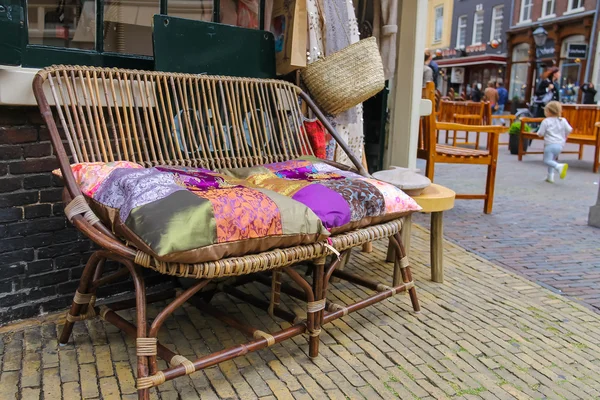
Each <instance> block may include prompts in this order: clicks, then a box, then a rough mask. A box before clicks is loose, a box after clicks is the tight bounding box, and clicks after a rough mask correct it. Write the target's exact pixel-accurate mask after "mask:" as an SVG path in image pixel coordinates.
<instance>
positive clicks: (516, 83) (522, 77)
mask: <svg viewBox="0 0 600 400" xmlns="http://www.w3.org/2000/svg"><path fill="white" fill-rule="evenodd" d="M526 80H527V64H526V63H518V64H513V65H512V69H511V71H510V88H509V91H508V93H509V97H510V99H511V100H513V99H514V98H515V97H517V98H518V99H519V101H525V87H526V82H525V81H526Z"/></svg>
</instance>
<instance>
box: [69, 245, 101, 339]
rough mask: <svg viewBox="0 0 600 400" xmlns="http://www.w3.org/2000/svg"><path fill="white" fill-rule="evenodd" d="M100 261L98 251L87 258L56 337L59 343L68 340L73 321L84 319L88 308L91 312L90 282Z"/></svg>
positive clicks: (92, 306)
mask: <svg viewBox="0 0 600 400" xmlns="http://www.w3.org/2000/svg"><path fill="white" fill-rule="evenodd" d="M101 263H104V258H103V257H102V255H101V254H100V252H95V253H94V254H92V255H91V256H90V258H89V259H88V262H87V264H86V265H85V268H84V269H83V273H82V275H81V278H80V279H79V287H78V288H77V291H76V292H75V297H74V298H73V302H72V303H71V309H70V310H69V312H68V314H67V320H66V321H65V325H64V326H63V329H62V332H61V334H60V338H59V339H58V343H59V344H60V345H65V344H67V342H68V341H69V337H70V336H71V332H72V331H73V325H74V324H75V321H82V320H84V319H86V318H87V312H88V310H89V311H90V312H93V308H94V304H93V301H92V299H93V296H92V297H91V298H90V295H91V293H90V286H91V284H92V279H93V277H94V273H95V271H96V269H97V268H98V266H99V265H100V264H101ZM89 316H90V317H92V316H93V315H91V314H90V315H89Z"/></svg>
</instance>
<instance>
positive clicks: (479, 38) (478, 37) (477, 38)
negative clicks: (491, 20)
mask: <svg viewBox="0 0 600 400" xmlns="http://www.w3.org/2000/svg"><path fill="white" fill-rule="evenodd" d="M482 42H483V11H477V12H476V13H475V16H474V17H473V40H472V41H471V44H473V45H476V44H481V43H482Z"/></svg>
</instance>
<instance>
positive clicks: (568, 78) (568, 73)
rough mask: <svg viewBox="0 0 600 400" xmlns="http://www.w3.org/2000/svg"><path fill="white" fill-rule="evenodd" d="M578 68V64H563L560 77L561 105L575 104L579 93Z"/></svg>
mask: <svg viewBox="0 0 600 400" xmlns="http://www.w3.org/2000/svg"><path fill="white" fill-rule="evenodd" d="M579 68H580V65H579V64H578V63H573V64H563V65H562V68H561V71H560V75H561V77H560V78H561V79H560V80H561V82H560V101H561V102H562V103H576V102H577V92H578V91H579Z"/></svg>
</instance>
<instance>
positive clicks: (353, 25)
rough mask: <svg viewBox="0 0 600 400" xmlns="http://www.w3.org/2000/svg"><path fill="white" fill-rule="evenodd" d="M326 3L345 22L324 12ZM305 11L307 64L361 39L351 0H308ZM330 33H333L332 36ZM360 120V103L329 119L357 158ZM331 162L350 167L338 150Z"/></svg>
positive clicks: (349, 163)
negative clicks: (336, 8) (332, 7)
mask: <svg viewBox="0 0 600 400" xmlns="http://www.w3.org/2000/svg"><path fill="white" fill-rule="evenodd" d="M333 2H336V4H335V5H334V4H333ZM325 3H330V5H331V6H337V7H338V9H339V10H340V11H341V10H344V12H343V14H344V15H346V18H345V20H342V19H341V18H340V17H338V16H337V15H341V14H342V12H339V13H338V14H337V15H335V16H332V15H331V12H326V11H325V9H326V7H325ZM307 11H308V51H307V63H308V64H310V63H312V62H314V61H317V60H318V59H319V58H320V57H322V56H325V55H329V54H330V53H329V51H332V52H335V51H339V50H341V48H338V47H341V46H344V47H346V46H347V45H348V44H351V43H356V42H358V41H359V40H360V37H359V34H358V24H357V21H356V17H355V12H354V6H353V5H352V2H351V1H348V0H307ZM334 14H335V12H334ZM328 15H329V16H328ZM341 24H345V26H342V25H341ZM344 29H345V30H347V32H348V36H349V40H348V38H346V39H345V40H346V41H345V43H344V42H343V40H344V36H345V34H344ZM330 31H335V33H333V32H330ZM328 42H331V43H328ZM349 42H350V43H349ZM342 48H343V47H342ZM334 49H336V50H334ZM323 53H325V54H323ZM362 117H363V110H362V104H359V105H357V106H355V107H353V108H352V109H350V110H348V111H346V112H345V113H343V115H342V116H341V117H340V116H338V117H329V119H330V122H331V124H332V125H333V126H334V127H335V128H336V130H337V131H338V133H339V134H340V136H341V137H342V139H344V140H345V141H346V143H348V146H349V147H350V149H351V150H352V152H353V153H354V154H355V155H356V157H358V158H359V159H360V158H361V157H362V152H363V137H364V136H363V123H362V120H363V118H362ZM328 147H329V148H330V147H331V144H329V146H328ZM328 153H330V152H328ZM328 155H329V154H328ZM334 160H335V161H337V162H339V163H342V164H346V165H350V166H352V165H353V164H352V162H351V161H350V160H349V159H348V157H347V156H346V155H345V153H344V152H343V151H342V150H341V149H339V148H336V149H335V156H334Z"/></svg>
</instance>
